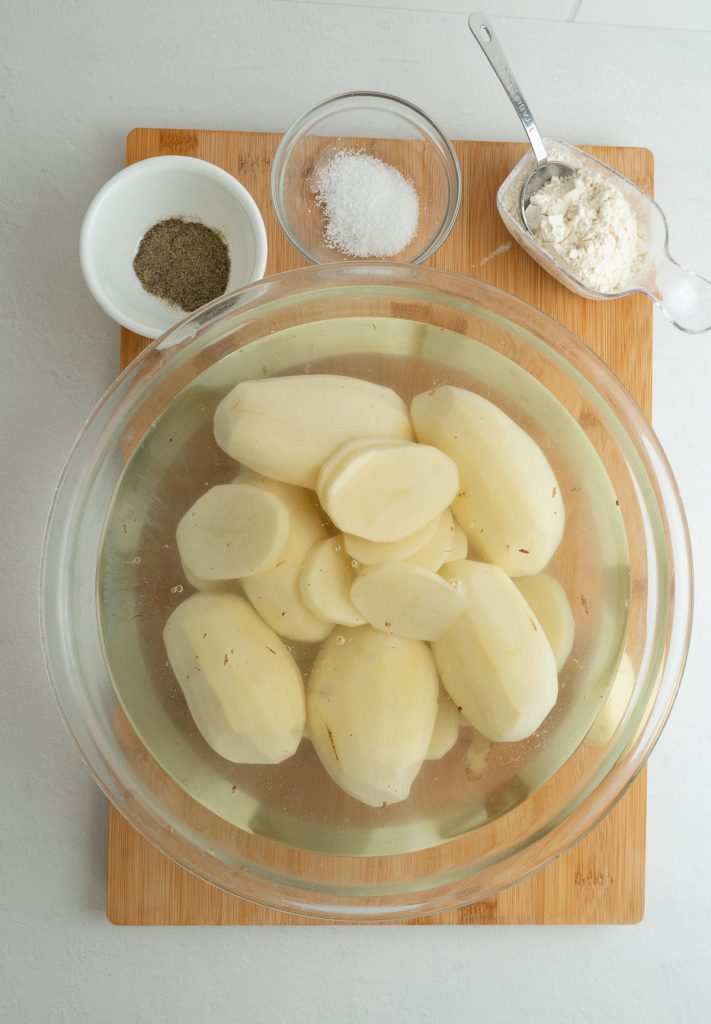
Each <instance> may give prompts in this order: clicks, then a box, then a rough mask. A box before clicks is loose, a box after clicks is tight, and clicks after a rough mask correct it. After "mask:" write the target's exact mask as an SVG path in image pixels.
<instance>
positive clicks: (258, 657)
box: [163, 594, 305, 764]
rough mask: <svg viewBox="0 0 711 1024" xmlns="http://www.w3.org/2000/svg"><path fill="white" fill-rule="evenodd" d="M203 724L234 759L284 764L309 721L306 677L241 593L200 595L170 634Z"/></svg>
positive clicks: (185, 687)
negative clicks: (306, 713)
mask: <svg viewBox="0 0 711 1024" xmlns="http://www.w3.org/2000/svg"><path fill="white" fill-rule="evenodd" d="M163 639H164V641H165V647H166V651H167V652H168V660H169V662H170V665H171V668H172V669H173V672H174V673H175V676H176V678H177V680H178V682H179V683H180V687H181V689H182V691H183V693H184V695H185V699H186V701H187V703H188V707H189V709H190V714H191V715H192V716H193V719H194V721H195V724H196V725H197V727H198V729H199V730H200V732H201V733H202V735H203V736H204V737H205V739H206V741H207V742H208V743H209V744H210V746H211V747H212V748H213V750H215V751H217V753H218V754H220V756H221V757H225V758H227V760H229V761H235V762H239V763H243V764H278V763H279V762H280V761H284V760H285V759H286V758H287V757H291V755H292V754H293V753H294V752H295V750H296V748H297V747H298V745H299V743H300V741H301V736H302V733H303V731H304V724H305V700H304V686H303V682H302V679H301V673H300V672H299V669H298V668H297V665H296V662H295V661H294V659H293V658H292V657H291V655H290V654H289V652H288V651H287V649H286V648H285V647H284V644H283V643H282V642H281V640H280V639H279V637H278V636H277V635H276V633H275V632H274V631H273V630H271V629H270V628H269V626H267V625H266V624H265V623H264V622H263V621H262V620H261V619H260V617H259V616H258V615H257V613H256V612H255V611H254V609H253V608H252V606H251V605H250V604H249V602H248V601H245V599H244V598H243V597H238V596H237V595H236V594H193V595H192V597H189V598H188V599H187V600H186V601H183V603H182V604H180V605H178V607H177V608H176V609H175V610H174V611H173V612H172V613H171V615H170V617H169V619H168V621H167V623H166V625H165V629H164V631H163Z"/></svg>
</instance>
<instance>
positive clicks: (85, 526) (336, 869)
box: [41, 263, 691, 920]
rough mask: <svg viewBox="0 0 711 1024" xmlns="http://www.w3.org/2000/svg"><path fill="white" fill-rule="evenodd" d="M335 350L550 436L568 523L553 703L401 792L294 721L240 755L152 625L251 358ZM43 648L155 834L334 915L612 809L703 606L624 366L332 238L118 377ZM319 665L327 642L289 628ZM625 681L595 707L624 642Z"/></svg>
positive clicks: (324, 365)
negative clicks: (184, 686)
mask: <svg viewBox="0 0 711 1024" xmlns="http://www.w3.org/2000/svg"><path fill="white" fill-rule="evenodd" d="M324 372H325V373H340V374H345V375H351V376H356V377H362V378H364V379H368V380H372V381H375V382H377V383H379V384H383V385H387V386H390V387H393V388H394V389H395V390H396V391H397V392H398V393H399V394H400V395H401V396H402V397H403V399H404V400H405V401H406V402H408V401H409V400H410V399H411V397H412V396H413V395H415V394H418V393H420V392H422V391H424V390H427V389H429V388H432V387H436V386H438V385H440V384H454V385H456V386H459V387H463V388H468V389H471V390H473V391H475V392H477V393H479V394H482V395H484V396H485V397H487V398H489V399H490V400H492V401H493V402H495V403H496V404H497V405H498V406H499V407H500V408H502V409H503V410H504V411H505V412H507V413H508V414H509V415H510V416H512V417H513V418H514V420H515V421H516V422H517V423H518V424H519V425H520V426H521V427H522V428H523V429H524V430H526V431H527V432H528V433H529V434H530V435H531V436H532V437H533V438H534V439H535V440H536V441H537V442H538V444H539V445H540V446H541V447H542V448H543V450H544V451H545V453H546V456H547V457H548V459H549V461H550V462H551V465H552V467H553V470H554V472H555V474H556V478H557V480H558V484H559V486H560V487H561V488H562V489H563V490H562V492H561V493H563V494H564V500H565V509H566V524H567V525H566V531H565V534H564V538H563V541H562V543H561V545H560V547H559V549H558V551H557V552H556V554H555V556H554V559H553V561H552V562H551V565H550V567H549V568H548V569H547V571H548V572H549V573H550V574H551V575H552V576H554V577H556V578H557V579H558V580H559V581H560V582H561V584H562V585H563V586H564V588H565V590H566V593H567V594H568V598H569V601H570V604H571V608H572V611H573V614H574V617H575V628H576V634H575V646H574V649H573V651H572V653H571V655H570V657H569V659H568V661H567V662H566V664H565V665H564V667H563V669H562V671H561V675H560V696H559V700H558V703H557V704H556V707H555V708H554V709H553V711H552V712H551V714H550V715H549V716H548V718H547V719H546V720H545V721H544V723H543V724H542V726H541V727H540V728H539V729H538V730H537V732H536V733H535V734H534V735H533V736H531V737H530V738H529V739H527V740H525V741H523V742H521V743H500V744H494V746H493V747H491V748H490V749H484V750H483V751H482V749H481V747H480V746H478V745H477V737H476V735H473V734H472V732H471V730H467V729H466V728H463V729H462V730H461V731H460V735H459V740H458V742H457V743H456V744H455V746H454V747H453V748H452V749H451V750H450V751H449V753H447V754H446V755H445V757H443V758H442V759H440V760H437V761H427V762H425V764H424V765H423V767H422V769H421V771H420V773H419V775H418V777H417V779H416V780H415V782H414V784H413V787H412V790H411V793H410V796H409V797H408V799H407V800H405V801H403V802H401V803H398V804H394V805H391V806H387V807H383V808H371V807H366V806H364V805H362V804H359V803H358V802H357V801H355V800H353V799H352V798H351V797H349V796H348V795H347V794H345V793H344V792H342V791H341V790H340V789H339V788H338V787H337V786H336V785H335V783H333V782H332V780H331V779H330V778H329V776H328V775H327V774H326V772H325V771H324V769H323V767H322V766H321V764H320V762H319V761H318V759H317V757H316V755H315V752H314V749H313V747H312V746H311V744H310V742H309V740H308V739H307V738H304V739H303V740H302V742H301V744H300V746H299V749H298V751H297V752H296V754H295V755H294V756H293V757H292V758H290V759H288V760H287V761H285V762H283V763H282V764H279V765H266V766H265V765H239V764H233V763H231V762H229V761H226V760H224V759H222V758H220V757H219V756H218V755H216V754H215V753H214V751H212V750H211V749H210V748H209V747H208V745H207V744H206V743H205V741H204V740H203V739H202V737H201V736H200V734H199V732H198V730H197V728H196V727H195V725H194V723H193V722H192V720H191V718H190V715H189V713H188V711H187V707H186V704H185V701H184V699H183V696H182V694H181V692H180V689H179V687H178V685H177V683H176V680H175V678H174V677H173V675H172V673H171V671H170V668H169V666H168V664H167V659H166V654H165V648H164V646H163V641H162V630H163V626H164V625H165V621H166V619H167V617H168V615H169V614H170V612H171V610H172V609H173V608H174V607H175V606H176V605H177V604H178V603H179V602H181V601H182V600H184V599H185V597H186V596H187V595H188V594H189V593H190V592H191V587H190V584H189V582H188V580H187V579H186V577H185V576H184V574H183V572H182V570H181V567H180V563H179V559H178V556H177V552H176V548H175V528H176V525H177V522H178V520H179V519H180V517H181V516H182V515H183V513H184V512H185V510H186V509H187V508H188V507H189V506H190V505H191V504H192V502H193V501H194V500H195V498H196V496H197V495H199V494H201V493H203V492H204V490H205V489H206V488H207V487H208V486H210V485H212V484H215V483H221V482H224V481H227V480H230V479H232V478H233V477H234V474H235V471H236V469H235V467H236V464H235V463H234V462H233V461H232V460H231V459H229V458H228V457H227V456H226V455H225V454H224V453H223V452H222V451H221V450H220V449H219V448H218V447H217V445H216V444H215V442H214V437H213V432H212V418H213V415H214V411H215V408H216V406H217V404H218V403H219V401H220V400H221V398H222V397H223V396H224V395H225V394H226V392H227V391H228V390H229V389H230V388H232V387H233V386H234V385H235V384H236V383H237V382H238V381H239V380H250V379H256V378H261V377H265V376H274V375H284V374H286V375H290V374H303V373H306V374H308V373H324ZM41 614H42V638H43V645H44V651H45V658H46V662H47V666H48V670H49V674H50V678H51V680H52V684H53V687H54V691H55V694H56V697H57V700H58V702H59V704H60V707H61V710H62V713H63V716H64V718H65V721H66V723H67V725H68V727H69V729H70V731H71V733H72V734H73V736H74V738H75V740H76V743H77V745H78V746H79V748H80V750H81V752H82V754H83V756H84V759H85V761H86V763H87V765H88V766H89V768H90V770H91V772H92V774H93V775H94V778H95V779H96V781H97V782H98V783H99V785H100V786H101V788H102V789H103V791H104V792H105V793H106V794H107V796H108V797H109V798H110V799H111V800H112V801H113V802H114V803H115V805H116V807H117V808H118V810H119V811H120V812H121V813H122V814H123V815H124V816H125V817H126V818H127V819H128V821H129V822H130V823H131V824H132V825H133V826H134V827H136V828H137V829H138V831H139V832H140V833H141V834H142V835H144V836H145V837H146V838H147V839H148V840H149V841H150V842H152V843H153V844H154V845H156V846H157V847H158V848H159V849H161V850H162V851H163V852H164V853H166V854H167V855H168V856H170V857H172V858H173V859H174V860H176V861H177V862H178V863H180V864H182V865H183V866H184V867H186V868H188V869H189V870H191V871H193V872H195V873H196V874H197V875H199V876H201V877H202V878H204V879H206V880H207V881H209V882H211V883H213V884H215V885H218V886H221V887H223V888H224V889H226V890H228V891H230V892H232V893H235V894H236V895H238V896H240V897H243V898H245V899H248V900H252V901H254V902H256V903H261V904H264V905H267V906H271V907H275V908H278V909H280V910H284V911H288V912H293V913H297V914H303V915H310V916H315V917H321V918H329V919H338V920H385V919H397V918H407V917H416V916H420V915H422V914H427V913H435V912H437V911H441V910H445V909H449V908H453V907H456V906H459V905H463V904H466V903H471V902H474V901H475V900H479V899H483V898H485V897H487V896H490V895H492V894H493V893H495V892H496V891H498V890H499V889H501V888H503V887H504V886H508V885H510V884H512V883H514V882H516V881H518V880H520V879H522V878H524V877H525V876H526V875H528V874H530V873H531V872H533V871H535V870H536V869H538V868H540V867H541V866H542V865H543V864H545V863H546V862H547V861H549V860H550V859H551V858H553V857H555V856H557V855H558V854H560V853H561V852H563V851H564V850H565V849H566V848H568V847H569V846H570V845H571V844H572V843H574V842H575V841H576V840H577V839H579V838H580V837H581V836H582V835H583V834H585V832H587V831H588V830H589V829H590V828H592V827H593V825H595V824H596V822H597V821H599V819H600V818H601V817H602V816H603V815H604V814H605V813H606V812H607V811H608V810H609V809H610V807H611V806H612V804H613V803H614V802H615V801H616V800H617V799H618V798H619V797H620V795H621V794H622V793H623V792H624V790H625V789H626V787H627V786H628V785H629V784H630V783H631V781H632V780H633V779H634V777H635V775H636V774H637V772H638V771H639V770H640V768H641V767H642V765H643V764H644V762H645V760H646V758H647V756H648V754H649V752H650V751H651V749H652V747H653V746H654V743H655V742H656V739H657V737H658V736H659V733H660V731H661V729H662V728H663V726H664V723H665V721H666V718H667V716H668V714H669V711H670V709H671V706H672V703H673V700H674V697H675V694H676V691H677V688H678V684H679V680H680V676H681V672H682V670H683V666H684V661H685V657H686V651H687V647H688V640H689V629H690V623H691V562H690V552H689V546H688V535H687V530H686V524H685V519H684V513H683V509H682V507H681V503H680V500H679V496H678V493H677V489H676V485H675V482H674V479H673V476H672V474H671V472H670V469H669V466H668V464H667V462H666V459H665V457H664V454H663V452H662V451H661V449H660V447H659V444H658V442H657V441H656V439H655V437H654V435H653V433H652V431H651V428H650V426H649V424H648V422H647V421H646V419H645V417H644V416H643V414H642V412H641V411H640V410H639V408H638V407H637V406H636V405H635V403H634V401H633V400H632V399H631V397H630V395H629V394H628V393H627V392H626V391H625V389H624V388H623V387H622V386H621V385H620V383H619V382H618V381H617V379H616V378H615V376H614V375H613V374H612V372H611V371H610V370H609V369H608V368H607V367H606V366H605V365H604V364H603V363H602V362H601V361H600V360H599V359H597V358H596V357H595V356H594V355H593V353H592V352H591V351H590V350H589V349H588V348H587V347H586V346H585V345H584V344H582V342H580V341H579V340H578V339H576V338H575V337H574V336H573V335H572V334H570V332H568V331H567V330H565V329H564V328H563V327H562V326H561V325H560V324H557V323H556V322H555V321H553V320H551V319H550V318H548V317H547V316H545V315H544V314H543V313H541V312H539V311H537V310H535V309H533V308H532V307H531V306H528V305H526V304H525V303H523V302H521V301H519V300H517V299H515V298H513V297H511V296H509V295H507V294H505V293H504V292H501V291H498V290H497V289H495V288H491V287H489V286H487V285H484V284H481V283H479V282H476V281H473V280H470V279H468V278H465V277H460V276H458V275H454V274H448V273H444V272H441V271H435V270H431V269H426V268H421V267H420V268H415V267H412V266H398V265H393V264H386V263H355V264H354V263H341V264H334V265H332V266H323V267H310V268H307V269H305V270H297V271H292V272H290V273H286V274H281V275H278V276H276V277H272V278H268V279H266V280H264V281H262V282H259V283H258V284H255V285H251V286H249V287H247V288H244V289H242V290H240V291H238V292H235V293H233V294H231V295H229V296H226V297H224V298H223V299H221V300H217V301H216V302H214V303H212V304H211V305H209V306H207V307H204V308H203V309H202V310H200V311H199V312H198V313H196V314H194V315H192V316H190V317H188V318H187V319H186V320H184V321H183V322H182V323H181V324H179V325H178V326H177V327H175V328H174V329H172V330H171V331H170V332H168V333H167V334H166V335H164V336H163V337H162V338H161V339H159V340H158V341H156V342H155V343H154V344H153V345H151V346H150V347H149V348H148V349H146V350H145V351H144V352H143V353H142V354H141V355H140V356H139V357H138V358H137V359H135V360H134V362H133V363H132V364H131V365H130V366H129V367H128V369H127V370H126V371H125V372H124V373H123V374H122V376H121V377H120V378H119V379H118V381H117V382H116V383H115V385H114V386H113V387H112V388H111V389H110V390H109V391H108V392H107V394H106V395H105V396H104V398H103V399H102V401H101V402H100V403H99V405H98V406H97V408H96V410H95V411H94V413H93V414H92V416H91V418H90V420H89V421H88V423H87V424H86V426H85V427H84V429H83V431H82V433H81V435H80V437H79V438H78V440H77V442H76V444H75V446H74V449H73V450H72V452H71V454H70V457H69V459H68V462H67V465H66V467H65V469H64V472H63V474H62V477H61V479H60V481H59V484H58V487H57V491H56V494H55V497H54V501H53V505H52V510H51V513H50V517H49V521H48V526H47V532H46V537H45V544H44V552H43V567H42V583H41ZM292 653H293V654H294V657H295V658H296V659H297V662H298V663H299V665H300V666H301V668H302V671H303V672H304V674H305V675H307V674H308V670H309V665H310V663H311V660H312V658H313V656H314V649H313V647H309V646H308V645H303V644H293V645H292ZM621 665H625V666H627V670H626V676H625V678H626V681H627V683H628V689H626V690H625V692H624V699H623V700H622V701H621V702H620V703H619V706H618V708H617V712H616V715H615V717H614V720H613V721H612V722H611V723H610V722H608V723H607V727H606V728H604V729H601V727H600V726H601V718H602V717H603V715H604V708H605V706H606V702H607V700H608V697H609V695H610V692H611V691H612V692H614V691H615V689H616V687H615V681H616V679H618V678H619V673H620V666H621Z"/></svg>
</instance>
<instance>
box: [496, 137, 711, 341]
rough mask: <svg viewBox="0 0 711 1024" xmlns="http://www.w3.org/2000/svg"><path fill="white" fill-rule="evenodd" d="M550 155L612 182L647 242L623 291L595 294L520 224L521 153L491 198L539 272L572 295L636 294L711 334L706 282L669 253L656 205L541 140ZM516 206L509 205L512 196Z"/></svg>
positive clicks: (681, 323) (691, 328) (686, 327)
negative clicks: (573, 293)
mask: <svg viewBox="0 0 711 1024" xmlns="http://www.w3.org/2000/svg"><path fill="white" fill-rule="evenodd" d="M544 141H545V146H546V149H547V150H548V152H549V153H551V154H554V155H555V157H556V158H560V159H563V160H564V161H565V162H566V163H569V164H570V165H571V166H573V167H575V168H576V169H577V168H580V167H584V166H589V167H590V168H591V169H592V170H594V171H597V172H598V173H599V174H602V175H604V176H605V177H607V178H612V179H614V184H615V185H616V186H617V187H618V188H619V189H620V191H621V192H622V194H623V195H624V197H625V198H626V199H627V201H628V203H629V204H630V206H631V207H632V210H633V211H634V213H635V215H636V217H637V220H638V222H639V224H640V227H641V229H642V232H643V234H644V237H645V240H646V250H647V255H646V258H645V260H644V263H643V265H642V266H641V267H640V269H639V271H638V272H637V274H636V275H635V277H634V278H633V279H632V280H630V281H629V282H628V284H627V285H626V287H625V288H624V289H622V290H621V291H616V292H600V291H596V290H595V289H592V288H588V287H587V286H586V285H584V284H583V283H582V282H581V281H579V280H578V279H577V278H576V277H574V276H573V275H572V274H571V273H570V271H569V270H568V269H566V267H564V266H563V265H562V264H561V263H559V262H558V261H557V260H556V259H555V258H554V256H553V255H552V254H551V253H549V252H548V250H546V249H544V248H543V246H542V245H541V244H540V243H539V242H538V240H537V239H536V238H535V236H534V235H532V234H531V233H530V232H529V231H528V230H527V228H526V227H525V225H524V224H523V222H522V220H521V217H520V213H519V211H518V196H519V193H520V191H521V184H522V182H523V181H525V179H526V177H527V176H528V174H529V173H530V171H531V168H532V166H533V163H534V158H533V156H532V154H531V153H526V155H525V156H523V157H522V158H521V160H519V162H518V163H517V164H516V166H515V167H514V168H513V170H512V171H511V172H510V173H509V174H508V176H507V177H506V179H505V180H504V182H503V183H502V184H501V186H500V188H499V191H498V192H497V194H496V205H497V208H498V211H499V215H500V216H501V219H502V220H503V222H504V224H505V225H506V227H507V229H508V230H509V232H510V233H511V235H512V236H513V237H514V238H515V239H516V241H517V242H518V243H519V245H521V246H522V247H523V248H524V249H525V250H526V252H527V253H528V254H529V256H532V257H533V259H534V260H536V262H537V263H539V264H540V265H541V266H542V267H543V269H544V270H547V271H548V273H549V274H551V275H552V276H553V277H555V278H556V280H558V281H560V283H561V284H563V285H565V287H566V288H569V289H570V290H571V291H572V292H575V293H576V294H577V295H582V297H583V298H586V299H619V298H621V297H622V296H623V295H631V294H632V293H634V292H641V293H642V294H643V295H647V296H648V297H649V298H650V299H651V300H652V301H653V302H654V303H655V304H656V305H657V306H659V308H660V309H661V310H662V311H663V312H664V314H665V315H666V316H667V317H668V319H669V320H670V321H671V322H672V323H673V324H674V326H675V327H678V328H679V330H681V331H685V332H686V333H687V334H702V333H703V332H704V331H708V330H711V281H708V280H707V279H706V278H705V277H701V276H700V275H699V274H696V273H694V272H693V271H691V270H687V269H686V267H683V266H681V264H680V263H677V261H676V260H675V259H673V258H672V257H671V256H670V255H669V227H668V224H667V219H666V217H665V216H664V213H663V211H662V210H661V208H660V207H659V206H658V205H657V203H656V202H655V201H654V200H653V199H651V198H650V197H649V196H648V195H646V193H645V192H643V191H642V189H641V188H639V187H638V186H637V185H635V184H634V182H632V181H630V179H629V178H626V177H624V175H622V174H618V172H617V171H615V170H613V169H612V168H611V167H609V166H608V165H607V164H604V163H602V161H600V160H596V159H595V157H592V156H590V155H589V154H588V153H584V152H583V151H582V150H580V149H577V148H576V147H575V146H570V145H568V143H566V142H561V141H560V140H558V139H545V140H544ZM514 196H515V202H513V203H512V197H514Z"/></svg>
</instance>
